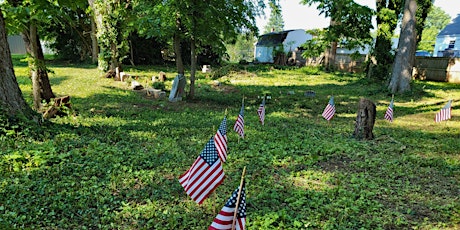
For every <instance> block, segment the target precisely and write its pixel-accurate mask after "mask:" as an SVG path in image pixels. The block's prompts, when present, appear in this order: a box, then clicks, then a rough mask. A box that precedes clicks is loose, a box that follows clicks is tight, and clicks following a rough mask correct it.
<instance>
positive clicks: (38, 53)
mask: <svg viewBox="0 0 460 230" xmlns="http://www.w3.org/2000/svg"><path fill="white" fill-rule="evenodd" d="M22 37H23V39H24V43H25V45H26V50H27V53H29V55H30V56H31V58H32V61H29V68H30V69H31V78H32V95H33V107H34V109H35V110H37V111H38V110H40V109H41V103H42V101H43V100H45V101H46V102H50V101H51V99H52V98H54V97H55V95H54V93H53V90H52V89H51V84H50V81H49V78H48V72H47V70H46V65H45V56H44V54H43V49H42V47H41V44H40V38H39V36H38V33H37V26H36V25H35V24H34V22H31V24H30V26H29V30H25V31H23V33H22Z"/></svg>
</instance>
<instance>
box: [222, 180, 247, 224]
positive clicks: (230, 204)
mask: <svg viewBox="0 0 460 230" xmlns="http://www.w3.org/2000/svg"><path fill="white" fill-rule="evenodd" d="M239 188H240V187H238V188H237V189H236V190H235V191H234V192H233V194H232V196H231V197H230V199H228V201H227V203H226V204H225V206H227V207H229V208H234V207H235V206H236V200H237V199H238V190H239ZM245 217H246V186H244V184H243V191H241V197H240V205H239V207H238V214H237V218H245Z"/></svg>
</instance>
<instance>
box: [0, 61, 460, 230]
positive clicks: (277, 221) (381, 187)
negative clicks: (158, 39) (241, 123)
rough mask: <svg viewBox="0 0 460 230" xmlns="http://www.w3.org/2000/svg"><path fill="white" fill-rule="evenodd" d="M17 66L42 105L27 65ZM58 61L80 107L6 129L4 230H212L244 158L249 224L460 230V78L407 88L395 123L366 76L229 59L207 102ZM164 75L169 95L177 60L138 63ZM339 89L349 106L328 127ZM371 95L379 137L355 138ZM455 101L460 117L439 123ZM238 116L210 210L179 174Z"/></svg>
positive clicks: (204, 90) (385, 98)
mask: <svg viewBox="0 0 460 230" xmlns="http://www.w3.org/2000/svg"><path fill="white" fill-rule="evenodd" d="M14 63H15V73H16V76H17V79H18V82H19V84H20V88H21V90H22V92H23V94H24V96H25V98H26V100H27V101H28V102H31V83H30V79H29V78H28V77H27V72H28V70H27V69H26V65H24V64H23V63H21V62H19V59H18V58H16V59H15V62H14ZM49 68H50V69H51V70H53V72H54V73H53V74H51V75H50V81H51V84H52V88H53V91H54V93H55V94H56V95H58V96H64V95H70V96H71V100H72V106H73V109H74V110H75V112H74V115H72V116H65V117H59V118H55V119H52V120H51V121H52V124H46V125H45V126H43V127H42V128H40V129H37V128H33V127H29V128H25V129H21V128H18V127H14V126H11V125H8V124H6V125H2V126H1V127H0V131H1V132H2V133H3V134H2V135H1V136H0V139H1V142H0V152H1V153H0V228H1V229H9V228H36V229H37V228H38V229H207V227H208V226H209V225H210V224H211V222H212V220H213V219H214V218H215V216H216V215H217V213H218V211H219V210H220V209H221V208H222V206H223V205H224V203H225V202H226V200H227V199H228V197H229V196H230V194H231V193H232V192H233V190H234V189H235V188H236V187H237V186H238V184H239V181H240V175H241V172H242V169H243V167H245V166H246V167H247V170H246V180H247V181H246V182H247V205H248V206H247V227H248V229H458V228H460V198H459V197H460V183H459V181H460V141H459V138H460V122H459V121H460V105H459V102H460V85H455V84H449V83H436V82H422V81H415V82H413V84H412V88H413V90H412V92H411V93H408V94H404V95H395V118H394V119H395V120H394V122H393V123H389V122H388V121H386V120H384V119H383V114H384V112H385V110H386V108H387V106H388V104H389V101H390V100H391V95H390V94H389V93H388V92H387V91H386V89H385V87H382V86H381V85H380V84H378V83H375V82H371V81H369V80H367V79H365V78H363V77H362V76H361V75H350V74H340V73H336V74H327V73H323V72H321V71H319V70H317V69H313V68H300V69H289V68H287V69H285V68H279V69H276V68H272V67H269V66H239V67H238V66H232V67H225V68H223V69H220V70H219V71H220V72H218V73H219V76H221V77H220V78H218V79H212V78H211V76H207V75H205V74H202V73H199V76H198V79H197V85H196V86H197V88H196V90H197V91H196V99H195V100H193V101H182V102H177V103H170V102H168V101H167V100H154V99H151V98H149V97H147V96H145V95H144V94H142V93H139V92H134V91H132V90H130V87H129V84H127V83H126V82H117V81H113V79H106V78H102V77H100V76H101V75H100V73H98V71H97V70H96V68H95V67H94V66H90V65H88V66H79V65H65V64H62V63H51V64H50V66H49ZM159 71H165V72H166V73H167V76H168V78H169V79H168V81H167V82H166V84H165V86H166V89H167V90H168V89H170V88H171V82H170V81H171V80H172V78H173V77H174V69H173V68H171V67H167V66H166V67H165V66H155V67H151V66H149V67H145V66H144V67H136V68H134V67H133V68H128V69H127V72H130V73H135V74H136V75H138V76H139V77H140V78H139V81H140V83H141V84H143V85H144V86H148V85H149V84H150V85H151V83H150V81H149V79H150V77H151V76H152V75H157V74H158V72H159ZM215 80H217V81H219V82H220V85H218V86H217V84H216V82H215ZM306 91H314V92H315V96H314V97H306V96H304V92H306ZM292 93H294V94H292ZM263 94H269V95H271V98H272V99H271V100H269V101H267V104H266V119H265V122H266V124H265V126H261V125H260V124H259V122H258V117H257V113H256V110H257V108H258V106H259V104H260V102H261V99H259V98H258V97H259V96H262V95H263ZM243 95H244V96H245V98H246V99H245V133H246V138H245V139H244V140H239V141H238V138H237V135H236V133H235V132H234V131H233V130H232V127H233V124H234V122H235V120H236V116H237V114H238V112H239V110H240V106H241V99H242V97H243ZM330 95H334V97H335V103H336V108H337V113H336V116H335V117H334V119H333V120H332V121H331V122H327V121H325V120H324V119H323V118H322V117H321V113H322V111H323V109H324V107H325V106H326V104H327V102H328V96H330ZM360 98H368V99H371V100H372V101H374V102H375V103H376V105H377V114H378V115H377V120H376V123H375V128H374V134H375V139H374V140H371V141H358V140H356V139H354V138H352V132H353V129H354V121H355V118H356V111H357V105H358V101H359V99H360ZM448 99H453V100H454V102H453V112H452V119H451V120H449V121H447V122H441V123H435V122H434V116H435V113H437V112H438V111H439V109H440V108H441V107H442V106H444V105H445V103H446V102H447V100H448ZM225 110H227V111H228V120H229V125H228V139H229V143H228V146H229V156H228V159H227V163H225V165H224V166H223V167H224V171H225V173H226V178H225V180H224V183H223V184H222V185H221V186H219V187H218V188H217V190H216V191H215V192H214V193H213V194H212V195H211V196H210V197H209V198H208V199H207V200H206V201H205V202H204V203H203V204H202V205H197V204H196V203H195V202H194V201H192V200H191V199H190V198H189V197H188V196H187V195H186V194H185V192H184V190H183V188H182V187H181V186H180V184H179V182H178V177H179V176H180V175H181V174H182V173H184V172H185V171H186V170H187V169H188V168H189V167H190V166H191V164H192V163H193V161H194V160H195V159H196V157H197V156H198V154H199V153H200V152H201V150H202V149H203V147H204V145H205V143H206V142H207V141H208V140H209V138H210V137H211V136H212V135H214V133H215V131H216V129H217V127H218V125H219V124H220V121H221V120H222V118H223V116H224V113H225ZM3 123H4V122H3Z"/></svg>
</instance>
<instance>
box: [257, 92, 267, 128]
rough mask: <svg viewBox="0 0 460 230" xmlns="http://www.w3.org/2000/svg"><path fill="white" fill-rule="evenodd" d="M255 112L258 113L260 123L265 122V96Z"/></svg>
mask: <svg viewBox="0 0 460 230" xmlns="http://www.w3.org/2000/svg"><path fill="white" fill-rule="evenodd" d="M257 114H258V115H259V121H260V123H261V124H262V125H264V123H265V96H264V100H262V104H260V106H259V108H258V109H257Z"/></svg>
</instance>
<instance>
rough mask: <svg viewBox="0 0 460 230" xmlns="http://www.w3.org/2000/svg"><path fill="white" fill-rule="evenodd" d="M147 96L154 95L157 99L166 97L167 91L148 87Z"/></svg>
mask: <svg viewBox="0 0 460 230" xmlns="http://www.w3.org/2000/svg"><path fill="white" fill-rule="evenodd" d="M147 96H153V97H154V98H156V99H163V98H165V97H166V92H165V91H161V90H159V89H154V88H148V89H147Z"/></svg>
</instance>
